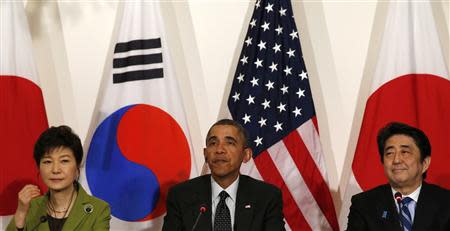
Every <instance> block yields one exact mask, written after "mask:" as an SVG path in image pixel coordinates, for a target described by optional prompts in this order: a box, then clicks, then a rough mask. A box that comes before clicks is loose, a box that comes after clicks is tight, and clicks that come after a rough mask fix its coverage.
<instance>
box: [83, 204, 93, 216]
mask: <svg viewBox="0 0 450 231" xmlns="http://www.w3.org/2000/svg"><path fill="white" fill-rule="evenodd" d="M83 210H84V212H85V213H87V214H89V213H92V212H93V211H94V206H93V205H91V204H85V205H84V206H83Z"/></svg>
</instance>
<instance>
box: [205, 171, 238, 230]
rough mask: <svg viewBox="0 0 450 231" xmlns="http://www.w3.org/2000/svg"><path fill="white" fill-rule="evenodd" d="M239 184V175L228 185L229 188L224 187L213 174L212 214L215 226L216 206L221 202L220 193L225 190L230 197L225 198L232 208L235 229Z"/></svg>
mask: <svg viewBox="0 0 450 231" xmlns="http://www.w3.org/2000/svg"><path fill="white" fill-rule="evenodd" d="M238 185H239V177H238V178H236V180H235V181H234V182H233V183H232V184H231V185H230V186H228V188H226V189H224V188H222V187H221V186H220V185H219V184H217V182H216V181H215V180H214V178H213V177H212V176H211V201H212V204H211V214H212V220H211V221H212V224H213V226H214V216H215V215H216V207H217V204H219V201H220V196H219V193H220V192H222V191H223V190H225V191H226V192H227V193H228V195H229V197H227V199H225V204H227V206H228V209H229V210H230V216H231V230H234V228H233V226H234V211H235V207H236V194H237V189H238Z"/></svg>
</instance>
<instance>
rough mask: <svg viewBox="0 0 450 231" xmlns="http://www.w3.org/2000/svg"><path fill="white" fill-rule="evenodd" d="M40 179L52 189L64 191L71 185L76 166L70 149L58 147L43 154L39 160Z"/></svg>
mask: <svg viewBox="0 0 450 231" xmlns="http://www.w3.org/2000/svg"><path fill="white" fill-rule="evenodd" d="M39 172H40V174H41V177H42V180H43V181H44V183H45V184H46V185H47V187H48V188H49V189H50V190H52V191H65V190H69V189H71V188H72V187H73V182H74V180H76V179H77V177H78V167H77V162H76V159H75V156H74V154H73V152H72V150H71V149H69V148H66V147H58V148H55V149H53V150H51V152H49V153H46V154H44V156H43V157H42V159H41V161H40V162H39Z"/></svg>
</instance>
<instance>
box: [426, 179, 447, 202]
mask: <svg viewBox="0 0 450 231" xmlns="http://www.w3.org/2000/svg"><path fill="white" fill-rule="evenodd" d="M420 193H424V194H428V196H431V198H434V199H437V200H439V201H440V203H445V204H450V190H448V189H446V188H443V187H440V186H438V185H435V184H429V183H426V182H424V183H423V184H422V190H421V192H420ZM419 197H420V196H419Z"/></svg>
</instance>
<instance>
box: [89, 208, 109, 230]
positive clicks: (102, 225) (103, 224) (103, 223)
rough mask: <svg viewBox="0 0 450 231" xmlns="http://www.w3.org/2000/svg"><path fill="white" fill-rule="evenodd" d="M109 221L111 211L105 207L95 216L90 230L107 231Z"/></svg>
mask: <svg viewBox="0 0 450 231" xmlns="http://www.w3.org/2000/svg"><path fill="white" fill-rule="evenodd" d="M110 221H111V209H110V207H109V205H107V206H105V207H104V208H103V210H102V211H101V212H100V213H99V215H98V216H97V219H96V220H95V223H94V225H93V227H92V230H96V231H103V230H104V231H108V230H109V226H110V224H109V223H110Z"/></svg>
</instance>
